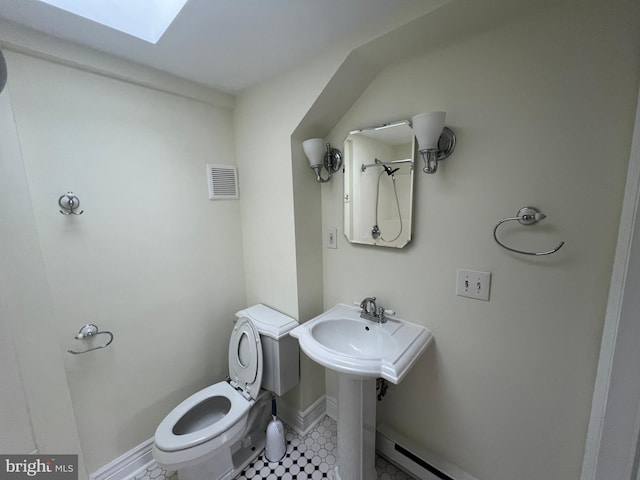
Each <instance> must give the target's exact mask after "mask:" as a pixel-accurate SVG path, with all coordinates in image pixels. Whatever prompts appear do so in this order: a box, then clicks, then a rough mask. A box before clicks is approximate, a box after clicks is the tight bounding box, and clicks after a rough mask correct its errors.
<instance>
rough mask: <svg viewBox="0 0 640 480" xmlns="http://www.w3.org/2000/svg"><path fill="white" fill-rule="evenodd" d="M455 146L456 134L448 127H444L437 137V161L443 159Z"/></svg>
mask: <svg viewBox="0 0 640 480" xmlns="http://www.w3.org/2000/svg"><path fill="white" fill-rule="evenodd" d="M455 148H456V134H455V133H453V130H451V129H450V128H449V127H444V128H443V129H442V133H441V134H440V138H439V139H438V161H440V160H444V159H445V158H447V157H448V156H449V155H451V154H452V153H453V150H454V149H455Z"/></svg>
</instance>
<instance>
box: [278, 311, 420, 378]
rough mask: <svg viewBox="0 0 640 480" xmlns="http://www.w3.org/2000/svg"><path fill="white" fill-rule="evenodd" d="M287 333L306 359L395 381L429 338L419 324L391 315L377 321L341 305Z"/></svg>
mask: <svg viewBox="0 0 640 480" xmlns="http://www.w3.org/2000/svg"><path fill="white" fill-rule="evenodd" d="M290 335H291V336H292V337H295V338H297V339H298V341H299V343H300V348H301V349H302V351H303V352H304V353H306V354H307V356H308V357H309V358H311V359H312V360H314V361H315V362H317V363H319V364H320V365H323V366H324V367H326V368H329V369H331V370H335V371H337V372H340V373H346V374H350V375H355V376H358V377H374V378H376V377H382V378H384V379H386V380H388V381H390V382H392V383H395V384H397V383H399V382H400V381H401V380H402V379H403V378H404V377H405V375H406V374H407V373H408V372H409V370H410V369H411V367H412V366H413V365H414V363H415V362H416V361H417V360H418V358H419V357H420V355H422V353H423V352H424V351H425V350H426V349H427V347H428V346H429V344H430V343H431V342H432V340H433V335H432V334H431V332H429V330H427V329H426V328H424V327H422V326H420V325H415V324H413V323H409V322H406V321H404V320H400V319H398V318H395V317H388V318H387V322H386V323H382V324H378V323H376V322H372V321H371V320H366V319H363V318H361V317H360V309H359V308H357V307H352V306H348V305H342V304H338V305H336V306H335V307H333V308H332V309H330V310H327V311H326V312H324V313H323V314H321V315H319V316H317V317H315V318H313V319H311V320H309V321H308V322H305V323H303V324H302V325H300V326H298V327H296V328H294V329H293V330H292V331H291V332H290Z"/></svg>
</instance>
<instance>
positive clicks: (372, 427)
mask: <svg viewBox="0 0 640 480" xmlns="http://www.w3.org/2000/svg"><path fill="white" fill-rule="evenodd" d="M290 335H291V336H292V337H295V338H297V339H298V341H299V342H300V348H301V349H302V351H303V352H304V353H306V354H307V356H308V357H309V358H311V359H312V360H314V361H315V362H317V363H319V364H320V365H323V366H324V367H326V368H329V369H331V370H334V371H336V372H338V373H339V374H340V375H339V390H338V458H337V466H336V471H335V475H336V480H369V479H374V478H376V469H375V438H376V379H377V378H379V377H381V378H384V379H385V380H388V381H389V382H391V383H394V384H398V383H400V381H401V380H402V379H403V378H404V377H405V376H406V374H407V373H408V372H409V370H410V369H411V367H413V365H414V364H415V362H416V361H417V360H418V358H420V355H422V353H423V352H424V351H425V350H426V349H427V347H428V346H429V344H430V343H431V342H432V340H433V335H432V334H431V332H429V330H427V329H426V328H424V327H421V326H419V325H415V324H413V323H409V322H406V321H404V320H400V319H398V318H395V317H387V321H386V322H385V323H376V322H372V321H370V320H365V319H363V318H360V309H359V308H356V307H351V306H348V305H342V304H338V305H336V306H335V307H333V308H332V309H330V310H327V311H326V312H325V313H323V314H321V315H319V316H317V317H315V318H313V319H311V320H309V321H308V322H305V323H303V324H302V325H300V326H299V327H296V328H294V329H293V330H292V331H291V332H290Z"/></svg>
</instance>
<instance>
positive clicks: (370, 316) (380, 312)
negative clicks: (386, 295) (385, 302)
mask: <svg viewBox="0 0 640 480" xmlns="http://www.w3.org/2000/svg"><path fill="white" fill-rule="evenodd" d="M360 308H361V309H362V312H360V316H361V317H362V318H365V319H367V320H371V321H373V322H378V323H386V321H387V319H386V317H385V316H384V307H378V306H377V305H376V297H367V298H365V299H364V300H362V302H360Z"/></svg>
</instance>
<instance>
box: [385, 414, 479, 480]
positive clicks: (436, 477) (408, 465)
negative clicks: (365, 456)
mask: <svg viewBox="0 0 640 480" xmlns="http://www.w3.org/2000/svg"><path fill="white" fill-rule="evenodd" d="M376 450H377V451H378V453H379V454H380V455H382V456H383V457H385V458H386V459H388V460H389V461H390V462H391V463H393V464H395V465H397V466H398V467H400V468H401V469H402V470H404V471H405V472H407V473H409V474H410V475H412V476H413V477H415V478H418V479H420V480H477V479H476V478H475V477H473V476H471V475H469V474H468V473H467V472H465V471H463V470H462V469H460V468H459V467H457V466H455V465H453V464H451V463H449V462H447V461H445V460H443V459H441V458H438V457H437V456H436V455H435V454H433V453H430V452H427V451H425V450H424V449H422V448H418V447H416V446H415V445H414V444H412V442H411V441H409V440H408V439H406V438H404V437H403V436H402V435H400V434H399V433H397V432H395V431H394V430H392V429H391V428H389V427H388V426H386V425H378V428H377V433H376Z"/></svg>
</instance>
